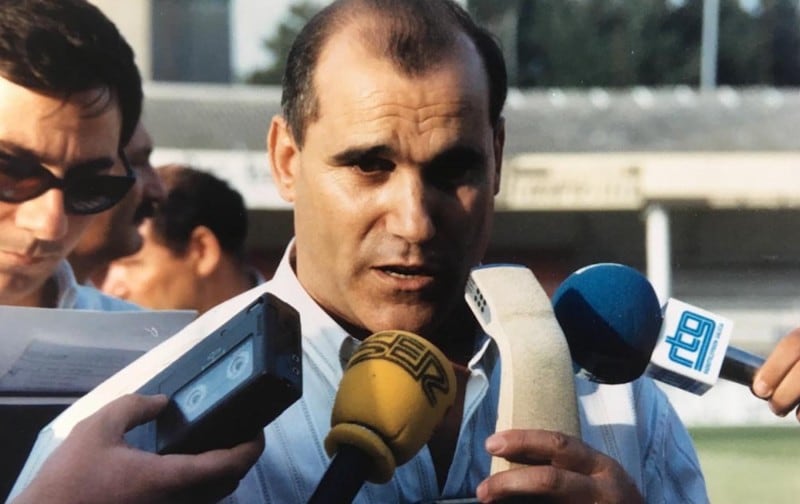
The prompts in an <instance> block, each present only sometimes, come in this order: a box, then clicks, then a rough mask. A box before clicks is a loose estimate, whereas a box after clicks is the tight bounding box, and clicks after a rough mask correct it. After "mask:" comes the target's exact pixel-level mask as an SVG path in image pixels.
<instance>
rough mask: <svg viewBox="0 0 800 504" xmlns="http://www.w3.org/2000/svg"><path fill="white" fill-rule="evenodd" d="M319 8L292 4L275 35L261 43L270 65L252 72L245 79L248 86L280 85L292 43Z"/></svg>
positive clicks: (302, 0)
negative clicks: (268, 57) (270, 60)
mask: <svg viewBox="0 0 800 504" xmlns="http://www.w3.org/2000/svg"><path fill="white" fill-rule="evenodd" d="M321 8H322V7H321V6H320V5H319V4H317V3H316V2H314V1H310V0H299V1H297V2H294V3H292V4H291V5H290V6H289V12H288V13H287V14H286V16H285V17H284V19H283V20H282V21H281V22H280V24H279V25H278V28H277V30H276V31H275V34H274V35H272V36H271V37H269V38H267V39H265V40H264V42H263V47H264V49H265V50H266V51H267V53H268V54H269V55H270V57H271V59H272V64H271V65H270V66H268V67H267V68H262V69H259V70H256V71H254V72H253V73H251V74H250V75H249V76H248V77H247V78H246V81H247V82H248V83H250V84H280V83H281V77H282V76H283V70H284V68H285V67H286V57H287V56H288V55H289V49H290V48H291V47H292V42H293V41H294V39H295V37H296V36H297V34H298V33H300V30H301V29H302V28H303V25H305V24H306V22H307V21H308V20H309V19H311V18H312V17H313V16H314V14H316V13H317V12H319V10H320V9H321Z"/></svg>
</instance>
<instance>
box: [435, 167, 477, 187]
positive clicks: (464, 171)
mask: <svg viewBox="0 0 800 504" xmlns="http://www.w3.org/2000/svg"><path fill="white" fill-rule="evenodd" d="M483 169H484V168H483V166H479V165H476V164H473V163H464V164H461V163H458V164H451V163H448V164H440V165H438V166H436V167H435V168H433V169H431V170H429V172H428V174H429V177H430V180H431V182H433V183H434V184H435V185H438V186H441V187H455V186H459V185H465V184H472V183H475V182H477V181H478V180H480V177H481V175H482V174H483Z"/></svg>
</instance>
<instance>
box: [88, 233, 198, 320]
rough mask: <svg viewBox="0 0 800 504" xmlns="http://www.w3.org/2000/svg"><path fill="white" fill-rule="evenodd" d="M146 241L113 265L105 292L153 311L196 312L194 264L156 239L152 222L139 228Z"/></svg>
mask: <svg viewBox="0 0 800 504" xmlns="http://www.w3.org/2000/svg"><path fill="white" fill-rule="evenodd" d="M139 232H140V233H141V234H142V237H143V238H144V243H143V245H142V248H141V249H140V250H139V251H138V252H137V253H135V254H133V255H130V256H127V257H123V258H121V259H119V260H117V261H114V262H113V263H111V266H110V267H109V268H108V274H107V275H106V277H105V280H104V281H103V285H102V290H103V292H105V293H107V294H110V295H112V296H116V297H119V298H122V299H125V300H126V301H130V302H132V303H136V304H138V305H140V306H144V307H147V308H154V309H162V310H163V309H196V308H197V303H196V297H195V295H196V294H197V292H198V289H199V288H201V287H200V286H199V285H198V282H197V281H198V277H197V275H196V273H195V269H194V264H193V262H192V261H191V260H190V259H189V258H187V257H185V256H181V255H178V254H175V253H174V252H173V251H172V250H170V249H169V248H167V247H166V246H164V245H162V244H161V243H159V242H158V241H156V240H155V239H154V238H153V231H152V221H151V220H150V219H146V220H145V221H144V223H143V224H142V225H141V227H140V228H139Z"/></svg>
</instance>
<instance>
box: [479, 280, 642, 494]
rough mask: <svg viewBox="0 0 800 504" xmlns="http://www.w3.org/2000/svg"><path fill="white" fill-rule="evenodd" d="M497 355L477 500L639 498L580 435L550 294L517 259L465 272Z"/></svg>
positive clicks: (621, 471) (616, 467)
mask: <svg viewBox="0 0 800 504" xmlns="http://www.w3.org/2000/svg"><path fill="white" fill-rule="evenodd" d="M465 298H466V300H467V304H468V305H469V306H470V308H471V309H472V311H473V313H474V315H475V317H476V318H477V319H478V321H479V323H480V324H481V326H482V328H483V329H484V331H486V333H487V334H488V335H489V336H490V337H491V338H492V339H493V340H495V342H496V344H497V348H498V352H499V354H500V366H501V378H500V393H499V399H498V412H497V431H498V432H496V433H495V434H494V435H492V436H491V437H489V439H488V440H487V450H488V451H489V452H490V454H492V455H493V459H492V467H491V476H490V477H489V478H487V479H486V480H484V481H483V482H482V483H481V484H480V485H479V486H478V488H477V492H476V493H477V497H478V498H479V499H480V500H481V501H482V502H486V501H492V502H494V501H498V500H502V499H506V498H514V497H522V496H529V497H530V496H542V497H549V498H552V499H555V500H557V501H559V502H561V501H563V502H627V503H638V502H643V500H642V497H641V495H640V494H639V491H638V489H637V488H636V485H635V484H634V483H633V481H632V480H631V478H630V477H629V476H628V475H627V473H626V472H625V470H624V469H623V468H622V466H621V465H620V464H619V463H618V462H617V461H616V460H614V459H612V458H611V457H608V456H607V455H605V454H603V453H600V452H598V451H597V450H594V449H593V448H591V447H590V446H588V445H587V444H585V443H584V442H583V441H582V440H581V438H580V421H579V417H578V407H577V399H576V395H575V383H574V380H573V370H572V361H571V359H570V353H569V348H568V347H567V342H566V340H565V338H564V334H563V333H562V331H561V328H560V327H559V325H558V322H557V321H556V318H555V316H554V314H553V308H552V306H551V304H550V299H549V297H548V296H547V294H546V293H545V291H544V289H543V288H542V287H541V285H539V282H538V281H537V280H536V277H535V276H534V275H533V273H532V272H531V271H530V270H529V269H528V268H525V267H524V266H519V265H502V264H501V265H487V266H482V267H478V268H475V269H473V270H472V272H471V273H470V279H469V281H468V284H467V289H466V293H465Z"/></svg>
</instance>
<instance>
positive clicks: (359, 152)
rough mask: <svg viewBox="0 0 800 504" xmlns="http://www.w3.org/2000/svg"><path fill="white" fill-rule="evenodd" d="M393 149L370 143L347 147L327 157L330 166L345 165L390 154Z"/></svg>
mask: <svg viewBox="0 0 800 504" xmlns="http://www.w3.org/2000/svg"><path fill="white" fill-rule="evenodd" d="M393 153H394V150H393V149H392V148H391V147H389V146H388V145H372V146H357V147H348V148H347V149H345V150H343V151H341V152H337V153H336V154H334V155H332V156H331V157H329V158H328V164H330V165H332V166H347V165H351V164H355V163H357V162H358V161H360V160H362V159H364V158H371V157H387V156H391V155H392V154H393Z"/></svg>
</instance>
